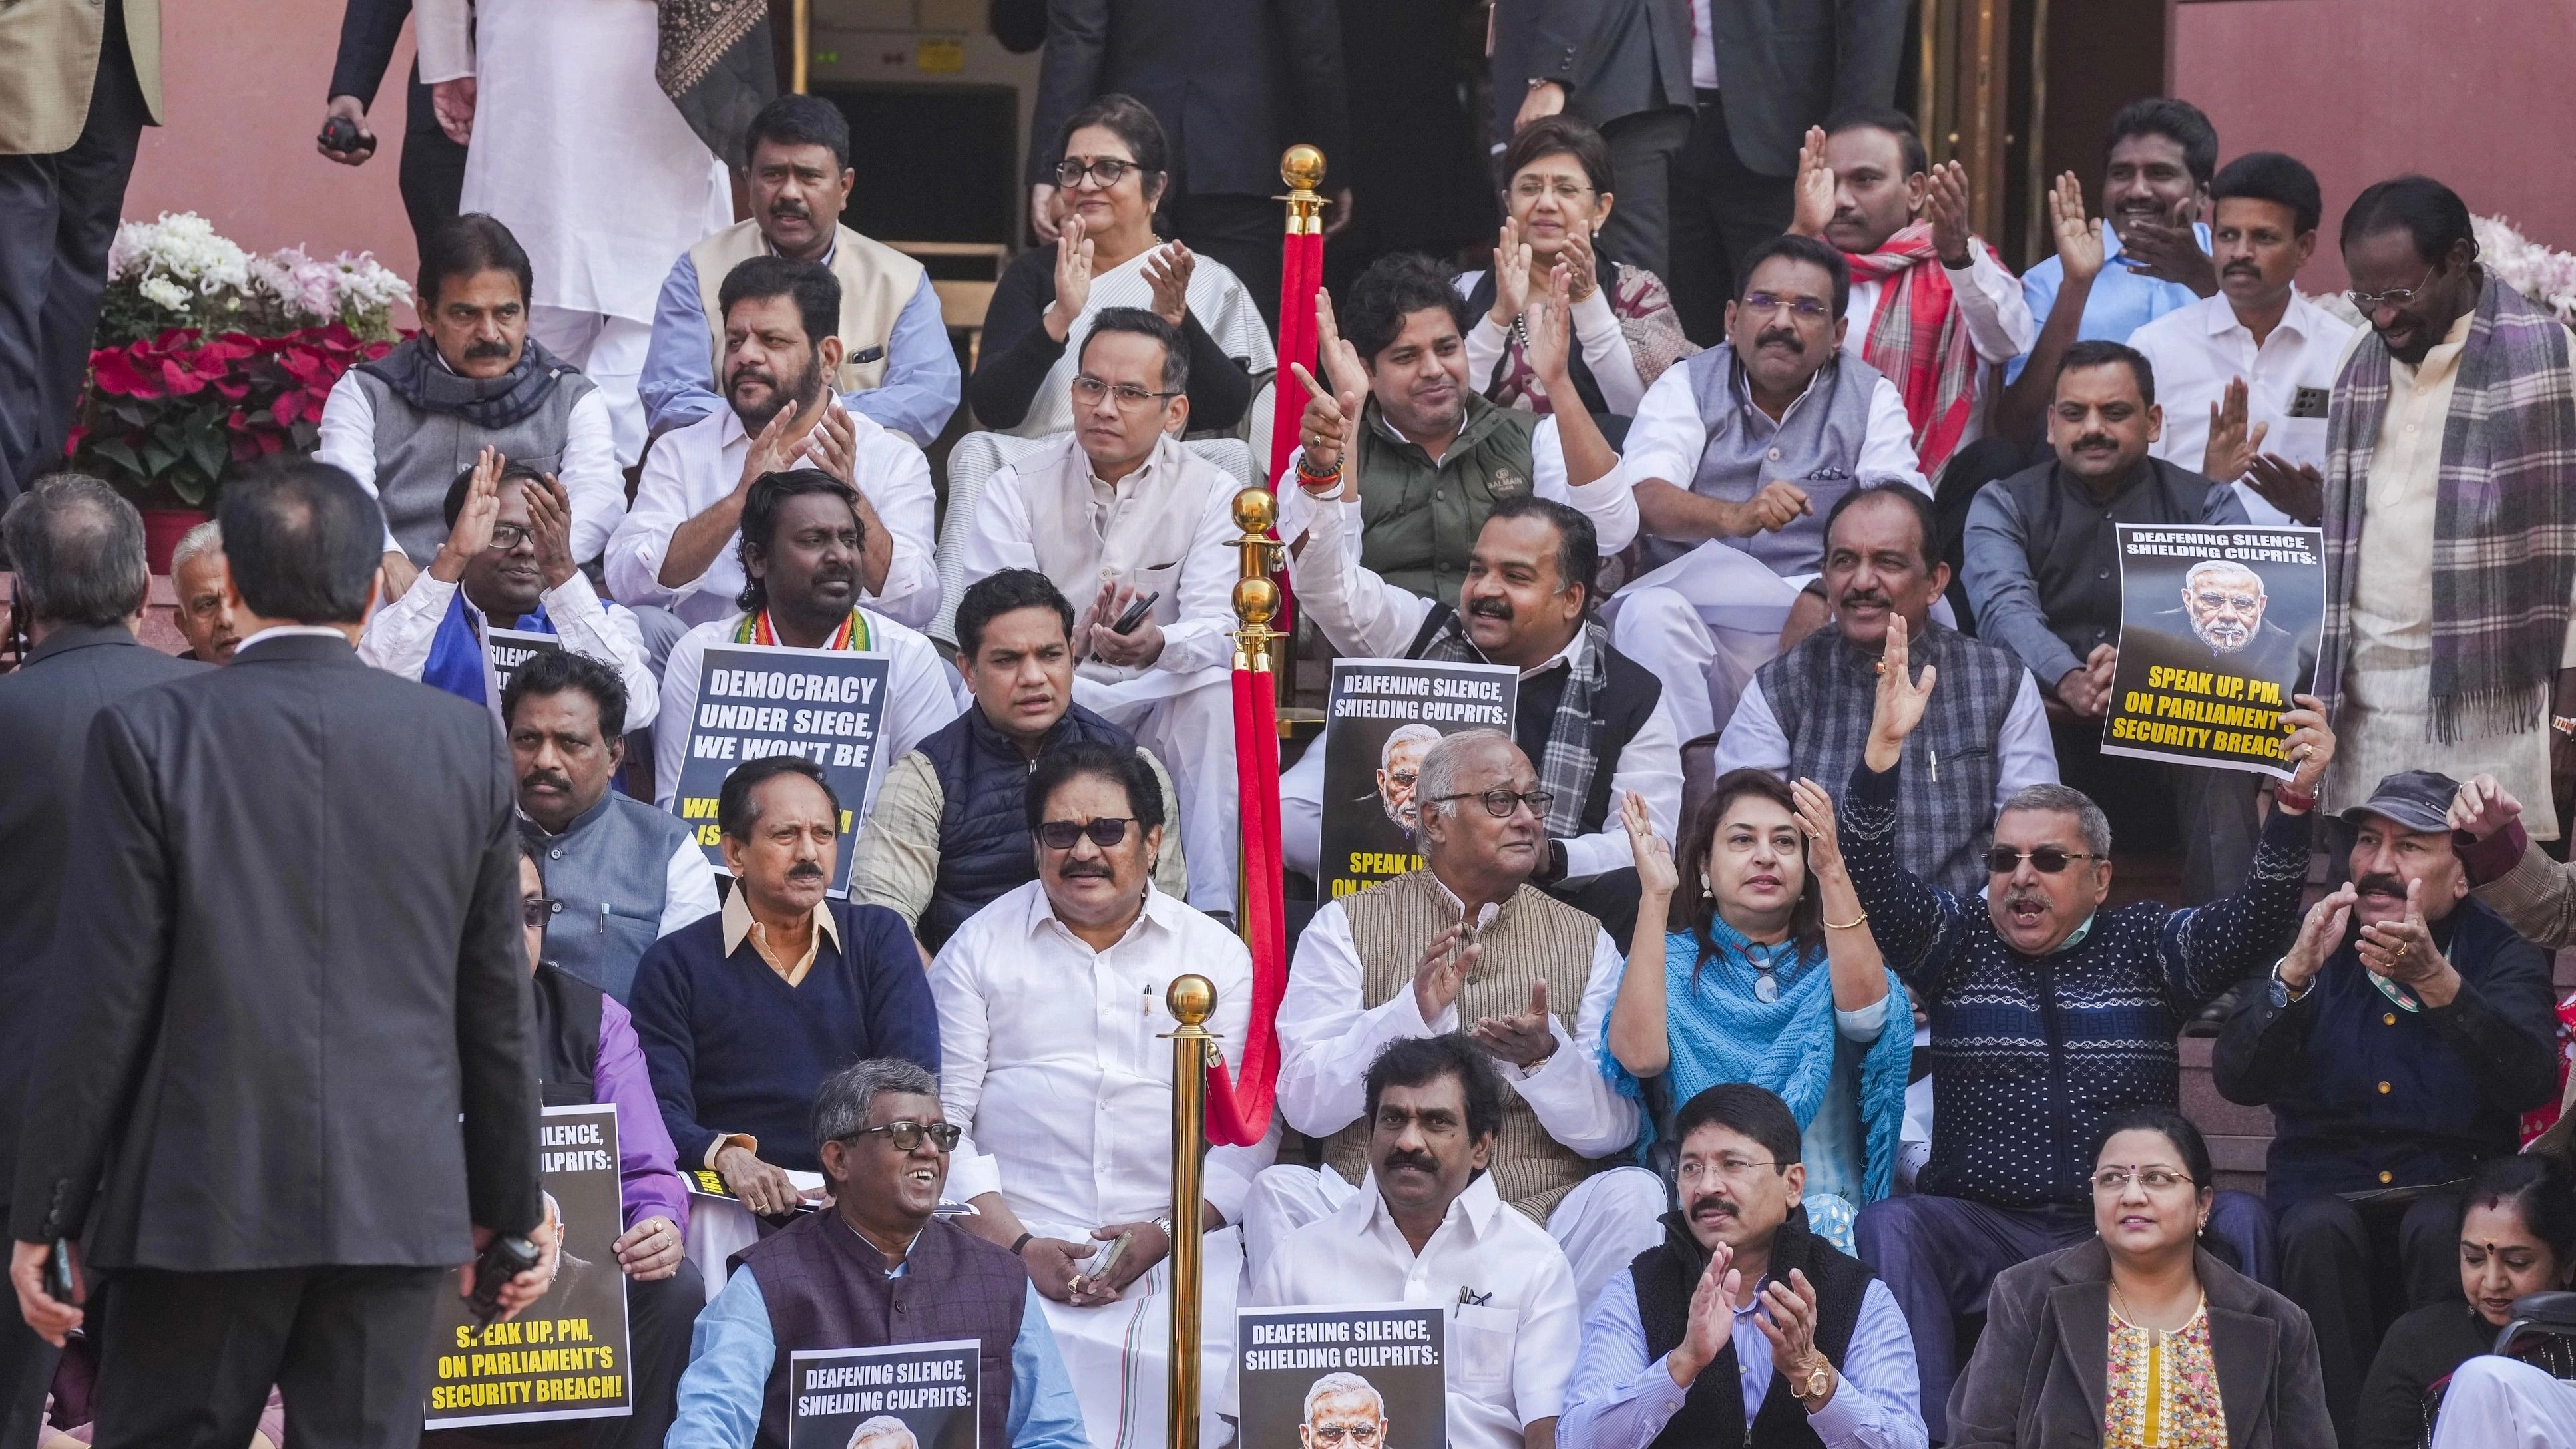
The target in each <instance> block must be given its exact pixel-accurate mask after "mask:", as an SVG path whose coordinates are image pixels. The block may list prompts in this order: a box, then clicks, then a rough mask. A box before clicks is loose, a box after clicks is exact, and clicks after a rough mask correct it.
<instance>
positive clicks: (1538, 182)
mask: <svg viewBox="0 0 2576 1449" xmlns="http://www.w3.org/2000/svg"><path fill="white" fill-rule="evenodd" d="M1549 192H1554V193H1556V199H1557V200H1559V201H1573V200H1575V199H1577V198H1579V197H1585V196H1590V195H1591V194H1592V188H1591V187H1589V186H1586V185H1584V184H1583V183H1581V182H1579V181H1569V180H1566V179H1564V178H1562V177H1560V178H1558V179H1557V180H1556V181H1555V182H1553V183H1550V182H1549V181H1547V180H1545V179H1543V178H1541V177H1537V176H1524V177H1522V178H1521V179H1520V180H1518V181H1515V182H1513V183H1512V195H1513V196H1515V197H1517V198H1519V199H1520V200H1522V201H1536V200H1538V199H1539V198H1540V197H1542V196H1545V195H1547V194H1548V193H1549Z"/></svg>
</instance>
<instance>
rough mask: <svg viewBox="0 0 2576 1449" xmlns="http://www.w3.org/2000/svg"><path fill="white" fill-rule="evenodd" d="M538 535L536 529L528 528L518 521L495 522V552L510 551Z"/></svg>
mask: <svg viewBox="0 0 2576 1449" xmlns="http://www.w3.org/2000/svg"><path fill="white" fill-rule="evenodd" d="M536 536H537V534H536V530H535V529H532V528H526V527H523V526H521V525H519V524H516V523H496V524H493V525H492V545H491V547H492V551H493V552H494V553H508V552H509V551H510V550H512V549H514V548H517V547H518V546H519V545H520V544H523V543H526V542H527V541H528V540H529V539H532V538H534V537H536Z"/></svg>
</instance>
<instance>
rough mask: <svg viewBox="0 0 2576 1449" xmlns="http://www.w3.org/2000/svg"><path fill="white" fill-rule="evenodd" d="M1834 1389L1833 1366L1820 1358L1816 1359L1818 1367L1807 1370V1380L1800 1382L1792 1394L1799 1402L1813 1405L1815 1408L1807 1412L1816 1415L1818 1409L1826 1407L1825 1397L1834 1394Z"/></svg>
mask: <svg viewBox="0 0 2576 1449" xmlns="http://www.w3.org/2000/svg"><path fill="white" fill-rule="evenodd" d="M1833 1387H1834V1368H1833V1365H1832V1364H1830V1363H1828V1362H1826V1361H1825V1359H1824V1358H1823V1357H1822V1356H1819V1357H1818V1358H1817V1359H1816V1366H1815V1367H1814V1368H1811V1369H1809V1370H1807V1376H1806V1378H1804V1379H1802V1380H1800V1381H1799V1383H1798V1386H1797V1388H1795V1389H1794V1390H1792V1391H1791V1392H1792V1394H1793V1395H1794V1396H1795V1397H1796V1398H1797V1399H1798V1401H1799V1402H1801V1403H1809V1404H1812V1405H1813V1406H1814V1407H1812V1408H1810V1409H1808V1411H1807V1412H1809V1413H1814V1412H1815V1411H1816V1409H1820V1408H1823V1407H1824V1403H1825V1396H1826V1395H1827V1394H1829V1393H1831V1392H1833Z"/></svg>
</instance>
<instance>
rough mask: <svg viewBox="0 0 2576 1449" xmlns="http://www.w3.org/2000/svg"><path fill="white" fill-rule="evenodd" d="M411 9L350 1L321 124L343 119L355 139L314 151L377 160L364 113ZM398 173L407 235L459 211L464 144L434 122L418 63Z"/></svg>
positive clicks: (383, 0)
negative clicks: (355, 142)
mask: <svg viewBox="0 0 2576 1449" xmlns="http://www.w3.org/2000/svg"><path fill="white" fill-rule="evenodd" d="M409 14H411V0H349V8H348V11H347V12H346V13H345V14H343V15H342V16H341V17H340V53H339V55H338V57H337V58H336V59H334V60H333V61H332V64H331V95H330V100H329V103H328V105H327V107H326V108H325V110H324V112H323V116H322V124H323V125H324V126H326V127H327V126H329V125H330V123H331V122H332V121H333V120H340V119H345V120H347V121H348V122H350V123H351V124H352V125H355V126H356V127H357V128H358V137H359V144H358V145H357V146H355V147H353V148H351V149H349V150H345V151H335V150H333V149H331V147H330V146H328V145H326V144H324V142H323V141H322V140H320V139H317V140H315V142H314V143H313V146H314V149H315V150H317V151H320V152H321V153H322V154H323V156H325V157H326V158H328V159H330V160H333V161H337V162H339V163H340V164H341V165H343V166H364V165H366V164H367V162H368V161H370V160H371V159H373V158H374V156H375V154H376V134H375V132H373V131H371V130H369V129H367V112H368V111H370V110H372V109H374V108H375V104H376V88H377V87H378V86H380V85H382V84H383V83H384V79H385V67H387V66H389V65H391V64H392V63H393V58H394V45H395V42H397V41H399V40H401V39H402V29H403V17H405V16H407V15H409ZM399 178H400V183H401V186H402V199H403V212H404V214H405V215H407V216H409V217H410V218H411V234H412V239H413V241H414V242H415V243H416V244H419V243H420V242H421V239H422V238H424V237H426V236H428V235H429V229H430V228H431V227H434V226H436V225H438V224H439V223H440V222H442V221H446V220H448V219H450V218H452V217H454V216H455V215H456V212H457V203H458V199H459V198H460V197H462V196H463V195H464V194H465V148H464V147H462V146H459V145H457V144H456V143H455V142H454V141H452V140H449V139H448V136H447V132H446V130H445V129H443V128H442V127H441V126H440V125H439V124H438V116H437V113H436V112H434V111H433V110H431V109H430V101H429V87H427V86H425V85H422V84H421V83H420V66H419V65H418V64H417V63H414V64H413V66H412V68H411V81H410V84H409V86H408V87H407V88H406V90H405V101H404V109H403V138H402V170H401V172H400V173H399ZM422 249H423V250H426V246H425V244H423V246H422Z"/></svg>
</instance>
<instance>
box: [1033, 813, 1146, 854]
mask: <svg viewBox="0 0 2576 1449" xmlns="http://www.w3.org/2000/svg"><path fill="white" fill-rule="evenodd" d="M1134 823H1135V822H1134V820H1133V819H1132V818H1131V817H1125V816H1117V815H1103V816H1101V817H1100V818H1099V819H1097V820H1094V821H1092V822H1091V823H1090V824H1088V825H1085V824H1083V823H1082V822H1081V821H1079V820H1048V821H1043V822H1041V823H1040V824H1039V825H1038V844H1040V845H1043V846H1045V847H1046V848H1047V849H1049V850H1071V849H1073V843H1074V842H1075V841H1077V840H1080V839H1081V838H1082V837H1084V836H1086V835H1088V836H1090V837H1091V843H1092V844H1094V845H1097V846H1099V847H1100V848H1101V849H1103V850H1107V849H1108V848H1109V847H1111V846H1113V845H1116V844H1117V843H1118V842H1120V841H1122V840H1125V839H1126V838H1127V827H1128V826H1129V825H1132V824H1134Z"/></svg>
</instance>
